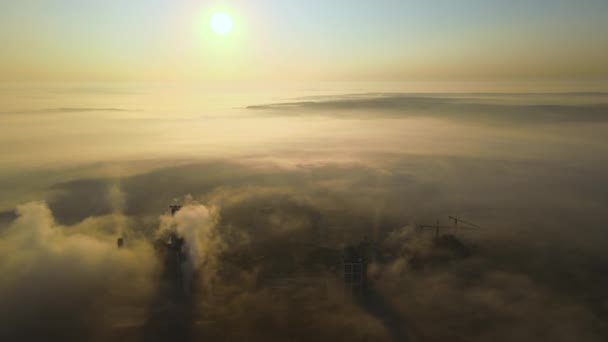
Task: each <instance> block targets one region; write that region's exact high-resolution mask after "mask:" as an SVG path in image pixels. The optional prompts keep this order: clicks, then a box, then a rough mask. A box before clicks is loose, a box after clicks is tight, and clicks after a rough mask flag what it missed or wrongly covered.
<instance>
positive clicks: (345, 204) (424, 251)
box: [0, 160, 608, 341]
mask: <svg viewBox="0 0 608 342" xmlns="http://www.w3.org/2000/svg"><path fill="white" fill-rule="evenodd" d="M417 163H422V164H425V165H426V167H428V168H429V169H433V170H437V168H438V167H440V166H441V165H440V164H437V163H436V162H435V161H432V160H422V161H417ZM463 166H464V168H466V170H467V172H469V173H475V172H481V171H482V170H483V169H479V168H477V167H476V166H475V165H473V164H470V163H465V164H464V165H460V166H458V165H457V164H454V166H453V169H451V172H456V171H454V170H455V169H457V168H458V167H463ZM420 167H421V168H422V166H420ZM513 167H515V168H517V167H525V166H513ZM424 172H427V171H424ZM427 173H428V172H427ZM411 177H412V178H410V179H411V181H410V180H408V178H407V177H406V176H403V175H399V174H398V173H395V172H389V173H387V172H386V171H382V170H376V169H372V168H365V167H361V166H358V165H354V164H353V165H338V166H321V167H319V166H302V167H300V168H296V169H292V168H285V169H282V170H281V169H276V168H271V169H269V168H266V167H263V166H249V165H247V164H234V163H227V162H208V163H204V164H194V165H184V166H176V167H168V168H160V169H158V170H156V171H153V172H149V173H143V174H136V175H133V176H125V177H121V178H120V179H117V178H88V179H83V180H79V181H74V182H66V183H58V184H57V185H55V186H54V187H53V195H52V196H50V197H49V198H48V200H47V201H46V202H31V203H27V204H24V205H21V206H19V207H18V208H17V210H16V211H14V212H6V213H3V214H2V215H1V218H2V227H4V228H2V234H3V235H2V244H1V245H0V247H1V248H2V251H3V255H6V256H8V258H6V259H5V261H3V262H2V263H0V266H1V271H3V272H12V274H14V275H15V276H14V277H12V278H11V279H10V281H8V282H4V283H3V284H2V286H1V287H0V290H1V292H0V299H1V300H2V301H3V305H2V306H1V307H2V309H1V310H0V314H1V318H2V320H3V322H6V324H4V325H3V329H2V331H1V333H2V340H3V341H17V340H21V341H26V340H49V341H84V340H87V341H110V340H111V341H205V340H210V341H310V340H315V341H446V340H449V341H487V340H494V341H503V340H504V341H507V340H509V341H511V340H513V339H514V338H515V337H516V339H517V340H521V341H534V340H536V339H537V338H540V339H545V338H546V337H547V336H550V337H551V338H552V339H553V340H554V341H571V338H573V336H575V335H576V336H586V339H582V340H584V341H599V340H600V339H599V338H600V337H601V336H602V334H604V333H605V332H606V330H605V329H606V324H605V322H606V320H605V318H606V314H607V312H608V311H607V310H608V307H607V306H606V303H608V302H607V301H606V300H607V298H606V296H605V292H604V288H605V287H604V285H606V284H608V279H607V278H606V274H608V273H607V272H606V266H605V265H606V264H604V263H601V262H599V261H596V260H601V259H598V255H597V254H593V253H594V252H593V250H594V249H593V248H590V249H589V250H588V251H587V252H585V253H582V252H581V250H578V251H574V252H573V251H572V249H571V248H570V249H568V248H567V247H565V244H562V243H560V240H561V239H562V238H564V235H562V236H560V235H559V234H555V233H553V235H551V234H549V233H548V230H546V229H543V227H542V226H537V230H536V231H535V230H532V229H529V228H528V227H527V226H526V224H530V223H531V222H534V219H535V217H534V216H533V215H532V214H531V213H530V212H526V211H520V212H519V216H517V219H518V220H521V221H520V224H521V226H519V228H513V229H511V230H507V229H504V228H503V229H498V228H502V227H504V226H505V224H506V222H501V221H500V220H497V219H495V216H494V217H493V216H491V215H488V213H490V209H487V207H485V206H486V205H491V204H492V203H488V202H483V201H485V200H486V199H484V198H483V196H481V195H479V197H475V196H472V197H469V198H470V199H471V201H470V202H467V203H464V202H462V201H461V200H459V201H461V202H460V204H459V205H457V206H455V205H453V203H454V202H453V199H450V195H453V194H454V192H456V191H457V190H455V188H453V187H452V190H451V191H445V192H444V190H442V189H441V188H440V187H435V186H434V185H430V183H426V184H425V183H424V182H418V181H415V179H420V178H417V177H419V176H411ZM474 179H477V180H482V178H481V177H477V178H475V177H474V178H471V180H469V181H468V184H469V185H470V186H471V187H473V185H472V184H474V182H475V181H474ZM455 183H457V181H455ZM455 183H454V184H455ZM293 184H298V185H297V186H295V187H293ZM534 186H535V185H533V184H531V185H530V190H531V191H533V190H534ZM149 189H156V190H154V191H149ZM167 198H169V199H170V200H167ZM478 199H479V200H480V201H481V202H475V201H477V200H478ZM518 200H519V197H517V198H515V199H513V200H510V199H508V198H503V199H501V206H502V208H509V210H510V212H515V211H517V207H516V206H514V205H516V204H517V201H518ZM544 203H547V202H538V206H537V207H535V208H534V210H535V211H536V212H542V211H543V210H544V209H543V204H544ZM456 209H458V210H456ZM526 209H528V207H526ZM463 212H464V214H463ZM465 214H466V215H465ZM526 215H527V216H526ZM562 219H564V220H567V216H562ZM507 223H508V225H509V226H510V227H517V225H515V224H514V223H513V222H507ZM554 232H555V231H554ZM564 232H567V231H566V230H564ZM567 236H569V239H570V240H568V242H571V241H573V240H572V239H573V237H574V238H575V235H567ZM548 242H551V245H550V246H549V245H547V243H548ZM556 325H558V326H561V328H560V329H555V326H556ZM34 327H35V328H34ZM581 334H582V335H581ZM458 336H460V337H458ZM514 336H515V337H514Z"/></svg>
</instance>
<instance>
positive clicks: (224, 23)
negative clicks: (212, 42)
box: [211, 13, 232, 34]
mask: <svg viewBox="0 0 608 342" xmlns="http://www.w3.org/2000/svg"><path fill="white" fill-rule="evenodd" d="M211 29H212V30H213V32H215V33H217V34H226V33H230V31H232V18H230V16H229V15H227V14H226V13H215V14H214V15H213V17H211Z"/></svg>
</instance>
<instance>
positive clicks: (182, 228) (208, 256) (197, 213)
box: [159, 202, 225, 289]
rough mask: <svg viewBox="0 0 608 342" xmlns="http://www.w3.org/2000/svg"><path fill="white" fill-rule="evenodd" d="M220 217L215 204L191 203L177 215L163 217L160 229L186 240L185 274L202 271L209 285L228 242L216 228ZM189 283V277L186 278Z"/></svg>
mask: <svg viewBox="0 0 608 342" xmlns="http://www.w3.org/2000/svg"><path fill="white" fill-rule="evenodd" d="M218 219H219V214H218V210H217V209H216V208H213V207H212V208H208V207H206V206H204V205H202V204H197V203H194V202H193V203H192V204H188V205H186V206H184V207H182V208H181V209H180V210H179V211H177V212H176V213H175V215H174V216H170V215H165V216H162V217H161V227H160V229H159V233H160V234H162V233H164V232H167V231H173V232H175V233H177V234H178V235H179V236H180V237H182V238H183V239H184V240H185V245H184V248H185V252H186V253H187V255H188V258H187V259H186V260H185V264H184V265H182V266H183V271H184V273H185V276H186V278H188V277H189V276H190V275H191V274H192V272H196V271H200V276H201V279H202V280H203V283H204V285H205V286H206V288H208V289H210V288H211V286H212V285H213V281H214V280H215V279H216V275H217V271H218V256H219V254H220V253H221V251H222V250H223V249H224V248H225V244H224V242H223V240H222V239H221V236H220V235H219V233H218V231H217V222H218ZM186 283H188V281H186Z"/></svg>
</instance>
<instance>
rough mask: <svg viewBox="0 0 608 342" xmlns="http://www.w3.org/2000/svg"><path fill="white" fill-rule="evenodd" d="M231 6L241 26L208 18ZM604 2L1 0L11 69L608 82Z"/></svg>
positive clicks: (607, 7) (31, 76)
mask: <svg viewBox="0 0 608 342" xmlns="http://www.w3.org/2000/svg"><path fill="white" fill-rule="evenodd" d="M218 11H223V12H226V13H227V14H229V15H230V16H231V17H232V19H233V21H234V29H233V31H232V32H231V33H230V34H228V35H225V36H219V35H216V34H214V33H212V32H211V30H210V29H209V19H210V16H211V15H213V13H215V12H218ZM607 15H608V2H607V1H604V0H577V1H574V0H571V1H564V0H526V1H524V0H514V1H488V0H485V1H482V0H462V1H447V0H435V1H417V0H373V1H372V0H357V1H352V0H332V1H327V0H307V1H284V0H256V1H250V0H249V1H243V0H234V1H206V0H199V1H192V0H183V1H172V0H145V1H144V0H130V1H123V0H105V1H99V0H19V1H2V2H0V41H2V55H1V56H0V80H6V81H19V80H28V81H32V80H36V81H38V80H41V81H47V80H49V81H97V80H112V81H114V80H118V81H120V80H132V81H133V80H137V81H148V80H215V79H222V80H233V79H238V80H243V79H244V80H269V79H272V80H275V79H280V80H284V79H287V80H294V79H296V80H298V79H303V80H353V79H356V80H530V79H534V80H578V81H580V80H601V79H606V78H608V34H606V33H607V32H608V20H606V16H607Z"/></svg>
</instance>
